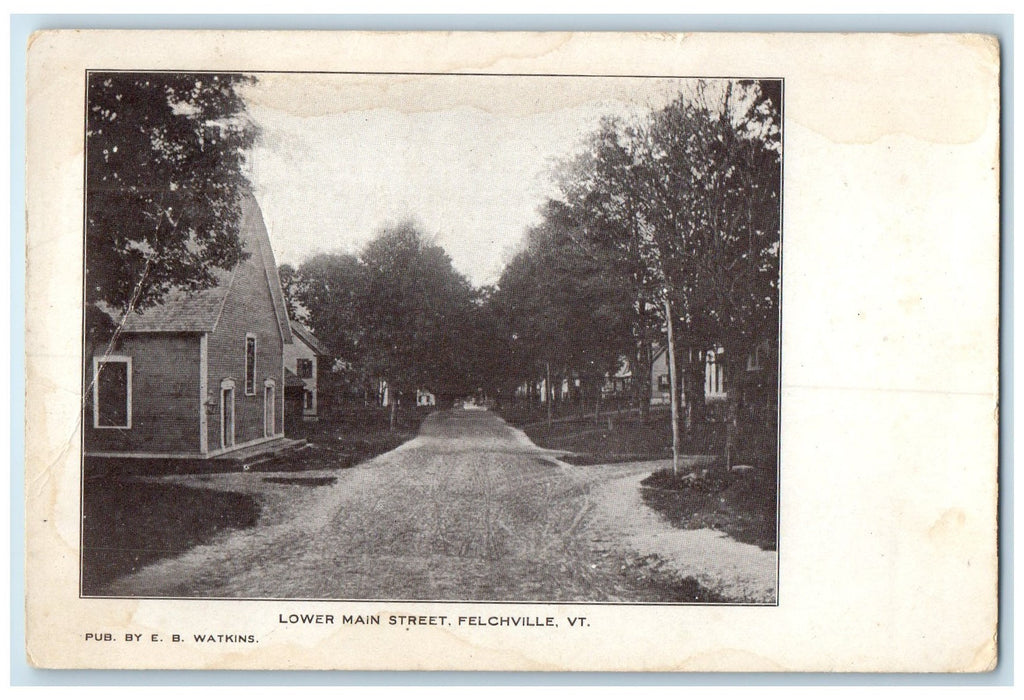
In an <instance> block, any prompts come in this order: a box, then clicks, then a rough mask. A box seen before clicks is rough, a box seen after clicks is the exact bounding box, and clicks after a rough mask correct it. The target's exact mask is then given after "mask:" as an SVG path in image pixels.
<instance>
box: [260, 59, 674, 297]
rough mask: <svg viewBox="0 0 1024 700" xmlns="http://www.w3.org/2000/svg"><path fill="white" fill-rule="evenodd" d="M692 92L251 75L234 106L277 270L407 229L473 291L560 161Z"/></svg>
mask: <svg viewBox="0 0 1024 700" xmlns="http://www.w3.org/2000/svg"><path fill="white" fill-rule="evenodd" d="M689 82H690V81H686V80H681V79H660V78H659V79H652V78H569V77H535V76H528V77H513V76H451V75H446V76H439V75H430V76H409V75H403V76H394V75H391V76H384V75H366V74H360V75H342V74H316V75H309V74H261V75H260V76H259V79H258V81H257V83H256V84H255V85H254V86H251V87H248V88H246V89H245V92H244V93H243V96H244V98H245V100H246V103H247V105H248V107H249V112H250V115H251V117H252V119H253V120H254V121H255V122H256V123H257V124H258V125H259V126H260V128H261V132H262V135H261V138H260V141H259V143H258V144H257V146H256V148H255V149H254V151H253V154H252V173H251V177H252V180H253V184H254V188H255V195H256V198H257V200H258V201H259V203H260V206H261V208H262V210H263V216H264V219H265V220H266V224H267V228H268V229H269V232H270V236H271V240H272V243H273V246H274V251H275V254H276V256H277V262H278V264H283V263H289V264H291V265H296V266H297V265H299V264H301V263H302V262H303V261H304V260H305V259H306V258H308V257H310V256H311V255H314V254H316V253H321V252H358V251H359V250H360V249H361V248H362V246H363V245H364V244H365V243H366V242H367V241H368V240H370V239H371V238H372V237H373V236H374V234H375V233H376V232H377V231H379V230H380V228H381V227H383V226H385V225H387V224H388V223H395V222H399V221H402V220H406V219H413V220H415V221H416V222H417V223H418V224H419V225H420V227H421V229H422V230H423V231H424V232H425V233H426V234H427V235H428V236H430V237H431V238H432V239H433V240H434V241H435V242H437V243H438V244H439V245H441V246H442V247H444V249H445V250H446V251H447V252H448V254H449V255H450V256H451V258H452V262H453V264H454V266H455V268H456V269H457V270H458V271H459V272H461V273H463V274H464V275H466V276H467V277H468V278H469V279H470V281H471V282H473V283H474V284H476V285H481V284H488V283H493V282H495V281H497V279H498V276H499V275H500V273H501V269H502V267H503V266H504V263H505V262H506V261H507V260H508V258H509V257H510V256H511V255H512V253H514V251H515V250H516V249H517V246H518V245H519V243H520V241H521V240H522V237H523V234H524V233H525V231H526V230H527V229H528V228H529V227H530V226H531V225H532V224H535V223H537V222H538V221H539V215H538V208H539V207H540V205H541V204H543V202H544V201H545V200H546V199H547V198H548V197H550V196H555V195H556V194H557V188H556V186H555V181H554V179H553V173H554V170H555V167H556V165H557V163H559V162H560V161H563V160H565V159H567V158H569V157H571V156H572V155H573V154H574V153H576V152H578V151H579V149H580V148H581V147H582V145H583V144H584V143H585V139H586V137H587V135H588V134H590V133H592V132H593V131H594V130H595V129H596V128H597V126H598V124H599V122H600V120H601V118H602V117H604V116H618V117H622V118H625V119H636V118H638V117H640V116H641V115H643V114H645V113H648V112H650V111H651V110H652V109H656V108H659V107H661V106H663V105H664V104H666V103H667V102H668V101H669V100H671V99H672V98H673V97H674V96H676V95H678V94H679V93H680V91H681V90H685V89H686V86H687V85H688V84H689Z"/></svg>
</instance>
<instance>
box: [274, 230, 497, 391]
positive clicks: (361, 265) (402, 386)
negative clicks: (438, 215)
mask: <svg viewBox="0 0 1024 700" xmlns="http://www.w3.org/2000/svg"><path fill="white" fill-rule="evenodd" d="M286 272H289V271H286ZM289 287H290V289H291V294H292V295H293V296H294V299H295V302H296V305H297V306H301V308H302V311H303V313H304V314H305V317H306V320H307V322H308V323H309V325H310V327H311V328H312V330H313V332H314V333H316V334H317V336H318V337H319V338H320V340H321V341H322V342H323V343H324V344H325V345H326V346H327V347H328V348H329V349H330V350H331V351H332V353H334V355H335V358H336V359H339V360H341V361H342V362H343V363H344V364H345V365H346V366H348V367H349V368H351V372H352V373H353V374H354V375H355V377H357V379H358V381H360V382H361V383H362V384H363V385H364V386H369V385H370V384H371V383H375V382H377V381H379V380H383V381H385V382H387V385H388V389H389V393H390V396H391V397H392V398H393V399H398V398H400V397H402V396H403V395H408V394H409V393H411V392H413V391H415V390H417V389H429V390H431V391H432V392H434V393H435V394H437V395H440V396H449V397H453V396H456V395H465V394H469V393H471V392H472V391H473V390H474V389H475V386H476V382H477V381H479V379H480V377H481V368H482V367H483V365H482V363H481V362H480V361H479V360H478V359H476V356H477V354H478V353H477V352H476V350H477V348H476V347H475V345H476V344H477V343H480V342H483V337H484V335H486V334H485V333H481V331H480V329H479V328H478V323H479V321H480V313H481V311H480V309H481V306H482V303H483V302H482V300H481V297H480V295H479V294H478V293H477V292H476V291H475V290H474V289H473V287H472V286H471V285H470V283H469V282H468V280H466V278H465V277H463V276H462V275H460V274H459V273H458V272H456V270H455V269H454V268H453V267H452V262H451V258H449V257H448V255H447V254H446V253H445V252H444V250H443V249H442V248H441V247H440V246H438V245H435V244H433V243H431V242H430V241H429V240H428V239H427V237H426V235H425V234H424V233H423V232H422V231H421V230H420V228H419V227H418V226H417V225H416V224H415V223H412V222H403V223H400V224H397V225H394V226H389V227H386V228H384V229H382V230H381V231H380V232H379V233H378V235H377V236H376V237H375V238H374V239H373V240H371V241H370V242H369V243H368V244H367V245H366V247H365V248H364V249H363V251H362V252H361V254H360V255H359V256H355V255H350V254H322V255H317V256H314V257H312V258H310V259H308V260H306V261H305V262H303V263H302V265H300V266H299V269H298V270H296V271H295V272H294V275H290V276H289ZM391 405H392V408H393V409H394V407H395V406H396V402H395V401H392V402H391Z"/></svg>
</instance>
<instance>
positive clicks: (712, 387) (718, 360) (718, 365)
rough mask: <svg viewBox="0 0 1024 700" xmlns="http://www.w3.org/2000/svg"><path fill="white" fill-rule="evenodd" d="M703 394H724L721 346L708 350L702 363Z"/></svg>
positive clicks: (720, 395)
mask: <svg viewBox="0 0 1024 700" xmlns="http://www.w3.org/2000/svg"><path fill="white" fill-rule="evenodd" d="M704 395H705V396H707V397H714V398H718V397H722V396H725V350H724V349H723V348H721V347H719V348H716V349H714V350H708V351H707V354H706V359H705V364H704Z"/></svg>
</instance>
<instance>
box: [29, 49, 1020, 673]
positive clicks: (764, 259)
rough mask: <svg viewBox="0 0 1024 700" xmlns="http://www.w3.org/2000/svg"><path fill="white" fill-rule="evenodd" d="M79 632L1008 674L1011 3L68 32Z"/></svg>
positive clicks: (57, 107)
mask: <svg viewBox="0 0 1024 700" xmlns="http://www.w3.org/2000/svg"><path fill="white" fill-rule="evenodd" d="M28 64H29V76H28V162H27V193H28V194H27V196H28V202H27V211H28V217H27V220H28V231H27V245H28V270H27V285H28V289H27V299H28V310H27V313H28V317H27V339H26V352H27V357H26V368H27V396H26V436H27V439H26V447H27V462H26V465H25V497H26V508H27V562H26V570H27V582H26V590H27V600H26V605H27V625H28V629H27V646H28V648H27V650H26V652H27V654H28V658H29V660H30V662H31V663H32V664H34V665H37V666H40V667H45V668H140V669H141V668H218V669H232V668H238V669H396V670H397V669H409V670H413V669H456V670H609V671H662V670H678V671H719V670H720V671H764V670H778V671H975V672H977V671H986V670H990V669H992V668H993V667H994V665H995V664H996V663H997V660H998V653H997V649H998V645H997V639H998V636H997V632H998V630H997V624H996V621H997V605H998V601H997V573H998V561H997V555H996V551H997V550H996V542H997V519H996V504H997V438H998V405H999V404H998V361H997V360H998V325H999V307H998V281H999V192H998V182H999V158H998V153H999V114H1000V101H999V89H998V86H999V70H1000V65H999V47H998V44H997V43H996V42H995V40H994V39H992V38H990V37H984V36H978V35H916V36H914V35H900V36H897V35H785V34H764V35H757V34H714V35H712V34H706V35H704V34H695V35H682V34H680V35H672V34H669V35H653V34H571V33H569V34H566V33H534V34H516V33H503V34H497V33H451V34H445V33H386V34H384V33H382V34H374V33H356V32H352V33H344V32H342V33H331V32H317V33H301V32H213V31H202V32H153V31H134V32H122V31H118V32H106V31H56V32H44V33H40V34H37V35H35V36H33V38H32V41H31V43H30V46H29V47H28Z"/></svg>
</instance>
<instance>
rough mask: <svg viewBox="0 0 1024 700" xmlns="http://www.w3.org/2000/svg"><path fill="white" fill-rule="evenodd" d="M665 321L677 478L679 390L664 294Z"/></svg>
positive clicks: (675, 473)
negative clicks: (666, 326) (666, 325)
mask: <svg viewBox="0 0 1024 700" xmlns="http://www.w3.org/2000/svg"><path fill="white" fill-rule="evenodd" d="M665 321H666V323H667V324H668V381H669V389H670V391H671V392H672V476H675V477H678V476H679V389H678V384H677V380H676V345H675V341H674V340H673V338H672V303H671V302H670V301H669V299H668V292H667V291H666V292H665Z"/></svg>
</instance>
